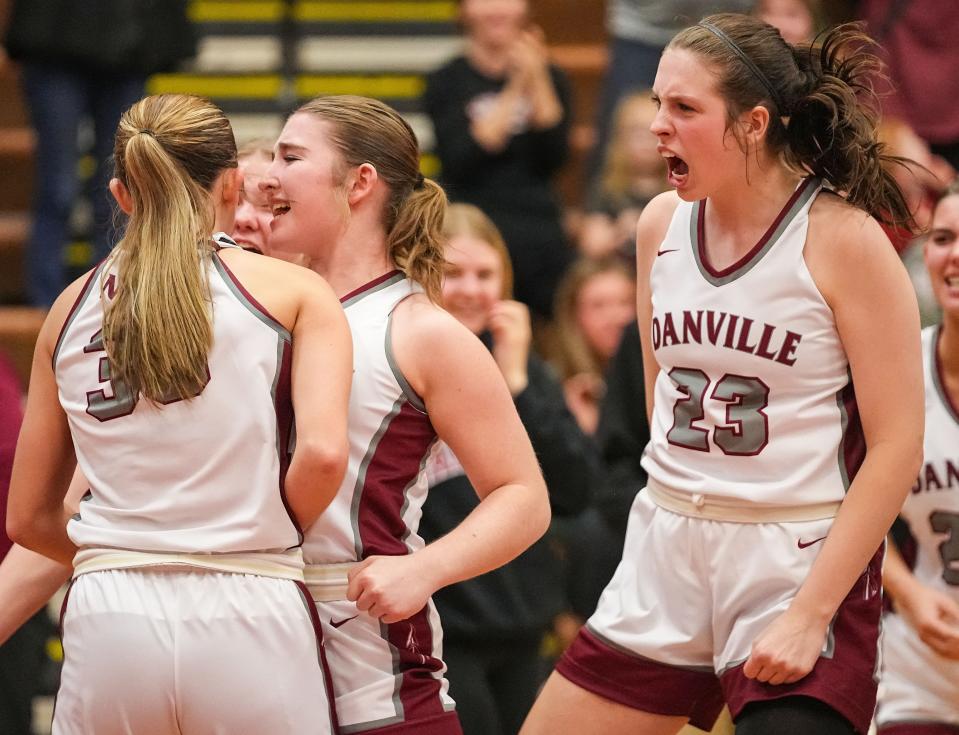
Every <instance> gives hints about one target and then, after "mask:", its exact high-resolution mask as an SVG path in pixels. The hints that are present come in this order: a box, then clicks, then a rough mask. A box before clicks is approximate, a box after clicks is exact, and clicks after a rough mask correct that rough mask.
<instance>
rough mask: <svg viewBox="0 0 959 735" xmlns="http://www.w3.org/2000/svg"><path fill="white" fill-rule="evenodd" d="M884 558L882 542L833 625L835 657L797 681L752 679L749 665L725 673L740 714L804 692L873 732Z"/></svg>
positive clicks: (726, 687)
mask: <svg viewBox="0 0 959 735" xmlns="http://www.w3.org/2000/svg"><path fill="white" fill-rule="evenodd" d="M882 557H883V547H880V548H879V550H878V551H876V553H875V554H874V555H873V557H872V559H871V560H870V561H869V564H868V566H867V567H866V571H865V572H863V574H862V575H861V576H860V577H859V579H858V580H856V583H855V584H854V585H853V587H852V589H851V590H850V591H849V594H848V595H846V598H845V599H844V600H843V601H842V604H841V605H840V606H839V610H838V611H837V612H836V617H835V618H834V619H833V624H832V633H833V636H834V646H833V651H832V656H831V657H829V658H826V657H824V656H820V658H819V660H818V661H817V662H816V665H815V666H814V667H813V670H812V671H811V672H810V673H809V674H807V675H806V676H805V677H804V678H802V679H800V680H799V681H797V682H796V683H795V684H779V685H772V684H764V683H762V682H759V681H756V680H755V679H748V678H746V676H744V675H743V664H740V665H739V666H736V667H734V668H732V669H729V670H727V671H726V672H725V673H724V674H723V675H722V676H721V677H720V680H721V682H722V685H723V692H724V693H725V695H726V702H727V703H728V704H729V711H730V713H731V714H732V716H733V718H734V719H735V718H736V717H738V716H739V714H740V712H742V710H743V708H744V707H745V706H746V705H747V704H749V703H750V702H761V701H769V700H775V699H782V698H783V697H791V696H804V697H811V698H812V699H817V700H819V701H820V702H823V703H824V704H827V705H829V706H830V707H832V708H833V709H834V710H836V711H837V712H838V713H839V714H841V715H842V716H843V717H845V718H846V719H847V720H849V722H850V723H852V725H853V727H854V728H855V729H856V732H858V733H862V735H865V734H866V733H868V732H869V723H870V722H871V721H872V715H873V710H875V708H876V660H877V657H878V648H879V629H880V617H881V615H882V594H881V585H882V576H881V573H882Z"/></svg>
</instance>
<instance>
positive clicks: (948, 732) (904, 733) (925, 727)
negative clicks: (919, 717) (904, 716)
mask: <svg viewBox="0 0 959 735" xmlns="http://www.w3.org/2000/svg"><path fill="white" fill-rule="evenodd" d="M876 732H878V733H879V735H959V725H949V724H946V723H945V722H893V723H891V724H889V725H883V726H882V727H880V728H879V729H878V730H877V731H876Z"/></svg>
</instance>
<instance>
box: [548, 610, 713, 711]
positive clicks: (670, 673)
mask: <svg viewBox="0 0 959 735" xmlns="http://www.w3.org/2000/svg"><path fill="white" fill-rule="evenodd" d="M556 671H557V672H558V673H559V674H561V675H562V676H563V677H565V678H566V679H569V680H570V681H571V682H573V683H574V684H576V685H577V686H580V687H582V688H583V689H586V690H587V691H590V692H592V693H593V694H598V695H599V696H601V697H605V698H606V699H609V700H611V701H613V702H617V703H619V704H623V705H626V706H627V707H632V708H633V709H637V710H642V711H643V712H650V713H652V714H657V715H673V716H685V717H689V722H690V724H692V725H693V726H695V727H698V728H700V729H703V730H712V728H713V725H714V724H715V723H716V718H717V717H719V713H720V712H721V711H722V709H723V696H722V691H721V690H720V687H719V682H718V680H717V679H716V676H715V674H713V673H712V672H711V671H708V670H704V671H701V670H696V669H687V668H683V667H680V666H670V665H669V664H664V663H661V662H659V661H653V660H652V659H648V658H644V657H643V656H639V655H635V654H629V653H626V652H624V651H622V650H619V649H618V648H613V647H612V646H610V645H609V644H607V643H606V642H604V641H602V640H601V639H600V638H599V637H597V636H596V635H595V634H593V633H592V632H591V631H590V630H588V629H587V628H583V629H581V630H580V632H579V635H578V636H576V640H574V641H573V643H572V645H571V646H570V647H569V648H568V649H566V653H564V654H563V657H562V658H561V659H560V660H559V661H558V662H557V664H556Z"/></svg>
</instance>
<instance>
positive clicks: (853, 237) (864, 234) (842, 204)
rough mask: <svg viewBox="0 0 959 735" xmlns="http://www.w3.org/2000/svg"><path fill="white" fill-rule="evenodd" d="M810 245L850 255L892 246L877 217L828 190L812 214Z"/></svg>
mask: <svg viewBox="0 0 959 735" xmlns="http://www.w3.org/2000/svg"><path fill="white" fill-rule="evenodd" d="M809 243H810V245H811V246H812V247H814V248H815V247H820V248H827V249H829V250H830V251H831V252H833V253H835V254H840V253H842V254H846V255H853V254H855V253H856V252H858V251H860V250H861V249H862V248H872V247H875V246H876V245H889V244H890V243H889V238H888V237H887V236H886V234H885V232H884V231H883V229H882V227H881V226H880V225H879V223H878V222H877V221H876V219H875V218H874V217H872V216H870V215H869V213H868V212H866V211H864V210H863V209H861V208H860V207H857V206H855V205H854V204H850V203H849V202H848V201H846V200H845V199H844V198H843V197H841V196H839V195H838V194H836V193H835V192H833V191H830V190H828V189H824V190H823V191H822V192H821V193H820V195H819V196H818V197H816V201H815V202H813V204H812V207H811V208H810V210H809Z"/></svg>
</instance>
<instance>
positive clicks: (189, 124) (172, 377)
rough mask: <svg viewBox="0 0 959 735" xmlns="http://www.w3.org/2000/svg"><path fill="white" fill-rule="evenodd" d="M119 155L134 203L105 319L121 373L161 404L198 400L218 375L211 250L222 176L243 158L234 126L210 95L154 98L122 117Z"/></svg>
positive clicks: (116, 372) (114, 367) (115, 372)
mask: <svg viewBox="0 0 959 735" xmlns="http://www.w3.org/2000/svg"><path fill="white" fill-rule="evenodd" d="M115 160H116V169H117V170H116V173H117V178H119V179H120V181H122V182H123V184H124V185H125V186H126V188H127V190H128V191H129V193H130V197H131V199H132V205H133V207H132V212H131V215H130V220H129V223H128V225H127V228H126V232H125V234H124V237H123V239H122V240H121V241H120V243H119V244H118V245H117V247H116V249H115V251H114V253H113V255H112V256H111V258H112V259H113V261H114V262H115V263H116V265H117V268H118V288H117V291H116V296H115V298H114V300H113V301H112V302H111V303H110V304H109V305H107V306H106V307H105V313H104V319H103V341H104V345H105V347H106V350H107V354H108V355H109V358H110V367H111V374H112V379H113V380H114V381H120V382H122V383H123V384H124V385H125V386H126V387H128V388H129V390H130V392H131V393H132V395H134V396H136V395H140V394H142V395H143V396H144V397H145V398H146V399H147V400H149V401H152V402H154V403H169V402H171V401H173V400H178V399H189V398H192V397H194V396H196V395H197V394H198V393H199V392H200V391H201V390H202V388H203V386H204V385H205V384H206V382H207V380H208V379H209V373H208V371H207V356H208V354H209V351H210V348H211V346H212V344H213V324H212V318H211V314H210V294H209V287H208V283H207V279H206V273H205V263H206V258H205V254H204V250H206V249H207V248H208V247H209V245H208V241H209V238H210V236H211V234H212V231H213V224H214V206H213V202H212V200H211V196H210V191H211V189H212V186H213V183H214V182H215V180H216V177H217V176H218V175H219V174H220V173H221V172H222V171H223V169H224V168H227V167H230V166H235V165H236V147H235V144H234V142H233V135H232V131H231V129H230V126H229V123H228V122H227V121H226V118H225V117H224V116H223V113H222V112H220V111H219V109H217V108H216V107H215V106H213V105H212V104H211V103H209V102H208V101H206V100H201V99H200V98H197V97H189V96H185V95H163V96H161V97H153V98H150V97H148V98H146V99H144V100H141V101H140V102H138V103H137V104H135V105H134V106H133V107H132V108H130V110H128V111H127V112H126V113H125V114H124V116H123V118H122V119H121V121H120V126H119V128H118V131H117V141H116V149H115ZM185 162H187V163H186V165H184V163H185ZM188 167H189V168H188ZM101 298H103V295H102V294H101Z"/></svg>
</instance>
